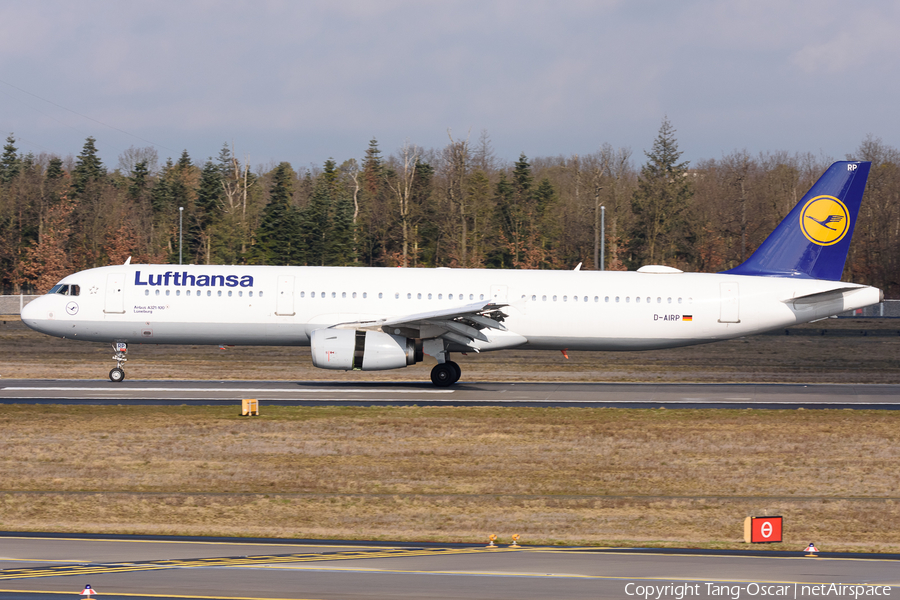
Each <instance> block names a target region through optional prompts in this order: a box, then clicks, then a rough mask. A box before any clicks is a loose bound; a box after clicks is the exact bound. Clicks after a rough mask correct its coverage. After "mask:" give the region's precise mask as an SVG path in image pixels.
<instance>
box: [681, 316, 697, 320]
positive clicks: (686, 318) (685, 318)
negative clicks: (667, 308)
mask: <svg viewBox="0 0 900 600" xmlns="http://www.w3.org/2000/svg"><path fill="white" fill-rule="evenodd" d="M681 320H682V321H693V320H694V315H681Z"/></svg>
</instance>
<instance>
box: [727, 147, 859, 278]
mask: <svg viewBox="0 0 900 600" xmlns="http://www.w3.org/2000/svg"><path fill="white" fill-rule="evenodd" d="M871 165H872V163H870V162H855V161H854V162H850V161H840V162H836V163H834V164H833V165H831V166H830V167H828V170H827V171H825V173H824V174H823V175H822V176H821V177H820V178H819V180H818V181H816V183H815V185H813V186H812V188H810V190H809V191H808V192H806V195H804V196H803V198H802V199H801V200H800V202H799V203H798V204H797V206H795V207H794V209H793V210H792V211H791V212H790V213H789V214H788V216H787V217H785V218H784V220H783V221H782V222H781V224H780V225H778V227H777V228H776V229H775V231H773V232H772V234H771V235H769V237H767V238H766V240H765V241H764V242H763V243H762V245H760V247H759V248H757V250H756V252H754V253H753V255H752V256H751V257H750V258H749V259H747V260H746V261H745V262H744V263H742V264H741V265H739V266H737V267H735V268H734V269H731V270H729V271H725V273H730V274H733V275H761V276H774V277H802V278H812V279H828V280H832V281H839V280H840V279H841V274H842V273H843V272H844V263H845V262H846V261H847V250H848V249H849V247H850V238H851V237H852V236H853V228H854V226H855V225H856V216H857V215H858V214H859V205H860V202H861V201H862V196H863V190H864V189H865V187H866V179H867V178H868V176H869V168H870V167H871Z"/></svg>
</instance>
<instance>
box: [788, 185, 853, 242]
mask: <svg viewBox="0 0 900 600" xmlns="http://www.w3.org/2000/svg"><path fill="white" fill-rule="evenodd" d="M849 228H850V212H849V211H848V210H847V207H846V206H844V203H843V202H841V201H840V200H838V199H837V198H835V197H834V196H816V197H815V198H813V199H812V200H810V201H809V202H807V203H806V206H804V207H803V210H802V211H800V229H801V230H802V231H803V235H804V236H806V239H808V240H809V241H811V242H812V243H813V244H818V245H819V246H831V245H834V244H837V243H838V242H839V241H841V240H842V239H843V238H844V235H845V234H846V233H847V229H849Z"/></svg>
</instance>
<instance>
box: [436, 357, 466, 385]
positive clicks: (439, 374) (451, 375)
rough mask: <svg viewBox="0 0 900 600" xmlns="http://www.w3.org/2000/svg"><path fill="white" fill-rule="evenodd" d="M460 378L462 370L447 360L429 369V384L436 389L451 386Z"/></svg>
mask: <svg viewBox="0 0 900 600" xmlns="http://www.w3.org/2000/svg"><path fill="white" fill-rule="evenodd" d="M461 376H462V369H460V368H459V365H458V364H456V363H455V362H453V361H452V360H448V361H445V362H442V363H438V364H436V365H434V368H433V369H431V383H433V384H434V385H436V386H438V387H447V386H450V385H453V384H454V383H456V382H457V381H459V378H460V377H461Z"/></svg>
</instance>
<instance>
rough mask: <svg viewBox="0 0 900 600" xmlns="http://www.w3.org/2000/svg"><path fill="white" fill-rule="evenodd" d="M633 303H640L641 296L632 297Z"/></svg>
mask: <svg viewBox="0 0 900 600" xmlns="http://www.w3.org/2000/svg"><path fill="white" fill-rule="evenodd" d="M634 303H635V304H640V303H641V297H640V296H638V297H637V298H635V299H634Z"/></svg>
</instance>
